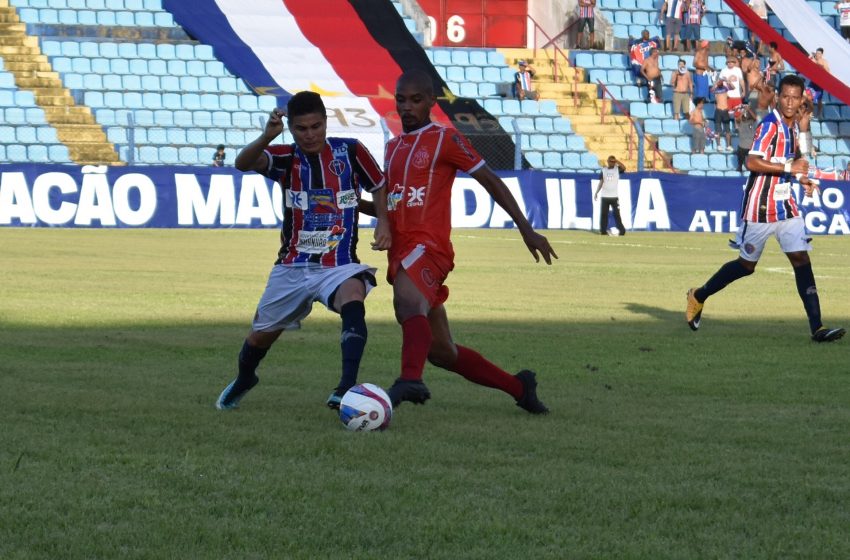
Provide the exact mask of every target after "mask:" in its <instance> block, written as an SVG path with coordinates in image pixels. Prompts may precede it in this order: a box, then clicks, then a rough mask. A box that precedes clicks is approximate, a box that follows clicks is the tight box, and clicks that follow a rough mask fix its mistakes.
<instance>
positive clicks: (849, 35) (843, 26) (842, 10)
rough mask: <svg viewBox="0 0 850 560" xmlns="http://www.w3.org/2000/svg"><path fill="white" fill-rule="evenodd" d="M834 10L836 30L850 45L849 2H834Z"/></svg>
mask: <svg viewBox="0 0 850 560" xmlns="http://www.w3.org/2000/svg"><path fill="white" fill-rule="evenodd" d="M835 9H836V10H838V28H839V29H840V30H841V36H842V37H844V39H846V40H847V42H848V43H850V2H836V3H835Z"/></svg>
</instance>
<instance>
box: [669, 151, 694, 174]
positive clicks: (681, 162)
mask: <svg viewBox="0 0 850 560" xmlns="http://www.w3.org/2000/svg"><path fill="white" fill-rule="evenodd" d="M673 167H675V168H676V169H684V170H687V169H690V168H691V155H690V154H673Z"/></svg>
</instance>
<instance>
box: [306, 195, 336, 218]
mask: <svg viewBox="0 0 850 560" xmlns="http://www.w3.org/2000/svg"><path fill="white" fill-rule="evenodd" d="M307 197H308V200H309V204H310V212H336V204H334V195H333V191H332V190H331V189H317V190H312V191H309V192H308V193H307Z"/></svg>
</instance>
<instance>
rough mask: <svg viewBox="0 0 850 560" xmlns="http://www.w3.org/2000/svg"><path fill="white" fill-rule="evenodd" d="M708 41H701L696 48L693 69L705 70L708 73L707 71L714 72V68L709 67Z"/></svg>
mask: <svg viewBox="0 0 850 560" xmlns="http://www.w3.org/2000/svg"><path fill="white" fill-rule="evenodd" d="M708 46H709V44H708V41H707V40H705V39H703V40H702V41H700V42H699V45H698V46H697V50H696V52H695V53H694V68H695V69H697V70H699V69H702V70H705V71H706V72H708V71H709V70H714V67H713V66H712V65H711V62H710V61H709V59H708Z"/></svg>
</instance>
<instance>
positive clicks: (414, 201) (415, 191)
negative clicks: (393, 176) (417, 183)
mask: <svg viewBox="0 0 850 560" xmlns="http://www.w3.org/2000/svg"><path fill="white" fill-rule="evenodd" d="M426 188H427V187H409V191H408V193H407V207H408V208H411V207H413V206H425V189H426Z"/></svg>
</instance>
